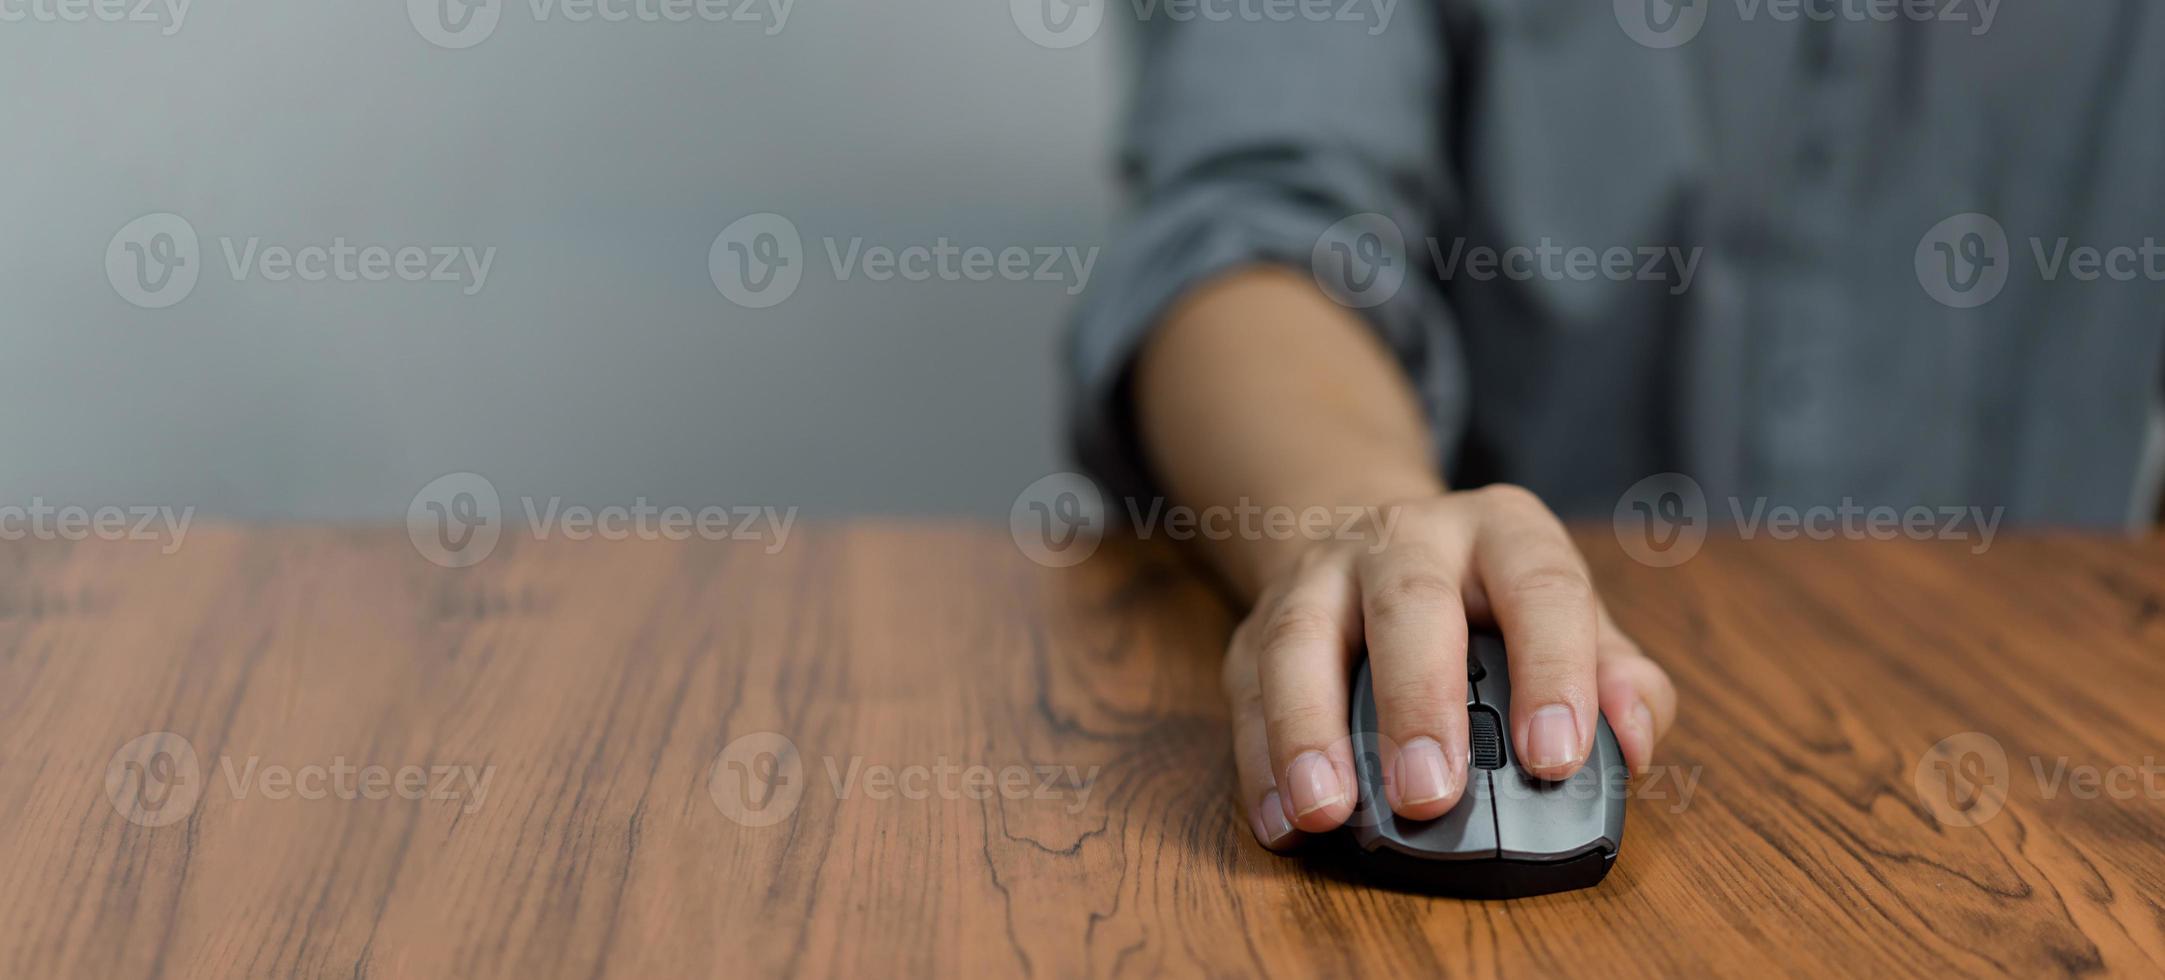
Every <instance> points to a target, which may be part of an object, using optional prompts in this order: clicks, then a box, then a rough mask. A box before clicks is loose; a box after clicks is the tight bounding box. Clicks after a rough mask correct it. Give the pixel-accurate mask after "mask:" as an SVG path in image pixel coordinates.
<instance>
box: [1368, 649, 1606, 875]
mask: <svg viewBox="0 0 2165 980" xmlns="http://www.w3.org/2000/svg"><path fill="white" fill-rule="evenodd" d="M1466 675H1467V684H1466V714H1467V721H1468V723H1469V730H1470V732H1471V737H1472V743H1473V744H1472V752H1471V761H1472V765H1471V766H1469V767H1468V769H1467V779H1466V793H1465V795H1464V796H1462V797H1460V798H1459V801H1458V805H1457V806H1454V807H1452V808H1451V811H1450V812H1449V813H1446V814H1444V815H1443V816H1440V817H1437V818H1435V819H1434V820H1408V819H1405V818H1403V817H1400V816H1398V815H1397V814H1395V813H1392V812H1391V806H1390V804H1389V803H1388V802H1386V800H1385V798H1384V795H1383V758H1382V755H1381V754H1380V753H1379V752H1378V751H1377V745H1378V742H1379V739H1378V737H1377V734H1376V733H1377V725H1376V699H1375V694H1374V692H1373V690H1372V689H1371V688H1370V684H1369V677H1368V661H1367V660H1366V659H1365V658H1364V659H1363V660H1362V661H1361V666H1360V671H1359V673H1358V674H1357V675H1356V676H1355V677H1354V680H1353V705H1352V709H1353V710H1352V719H1353V765H1354V769H1355V773H1356V781H1357V783H1358V785H1359V787H1360V801H1359V805H1358V806H1356V807H1355V808H1354V811H1353V817H1352V819H1350V820H1348V821H1346V828H1347V830H1346V833H1347V834H1348V835H1349V836H1350V837H1351V839H1352V842H1353V845H1354V851H1355V860H1356V861H1357V862H1358V863H1359V864H1361V865H1362V870H1363V872H1364V873H1366V874H1368V875H1369V876H1371V877H1373V878H1376V879H1379V880H1381V881H1382V882H1383V883H1386V884H1391V885H1395V886H1398V887H1401V888H1407V889H1411V890H1415V891H1422V892H1428V893H1432V894H1438V895H1451V896H1456V897H1461V898H1523V897H1526V896H1529V895H1544V894H1548V893H1550V892H1560V891H1570V890H1572V889H1574V888H1586V887H1590V886H1592V885H1594V884H1596V883H1598V882H1600V881H1601V879H1602V877H1603V876H1605V875H1607V874H1608V873H1609V867H1610V865H1613V864H1615V863H1616V853H1617V850H1618V849H1619V848H1620V847H1621V846H1622V845H1623V842H1624V794H1625V791H1626V789H1628V780H1629V773H1628V771H1627V770H1626V769H1625V767H1624V754H1623V752H1622V750H1620V749H1618V748H1617V746H1616V733H1615V732H1613V731H1610V730H1609V722H1608V719H1606V718H1603V719H1599V720H1598V722H1597V723H1596V725H1595V732H1594V750H1593V754H1592V755H1591V756H1590V757H1588V759H1587V760H1586V765H1585V766H1584V767H1582V768H1581V769H1580V770H1579V771H1578V772H1577V773H1575V774H1573V775H1572V776H1571V778H1569V779H1565V780H1563V781H1561V782H1549V781H1546V780H1541V779H1536V778H1534V777H1533V776H1531V775H1528V774H1527V773H1526V771H1525V770H1524V769H1521V768H1520V767H1519V766H1518V764H1517V763H1518V760H1517V758H1516V757H1515V756H1514V754H1513V752H1512V746H1511V738H1510V735H1509V733H1510V730H1511V721H1510V719H1511V679H1510V670H1509V669H1508V667H1507V666H1506V664H1505V660H1504V645H1503V639H1502V638H1501V637H1499V636H1497V635H1496V634H1494V633H1481V632H1477V633H1475V634H1474V635H1473V637H1472V639H1471V640H1470V641H1469V642H1468V644H1467V650H1466Z"/></svg>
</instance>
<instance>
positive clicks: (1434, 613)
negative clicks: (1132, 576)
mask: <svg viewBox="0 0 2165 980" xmlns="http://www.w3.org/2000/svg"><path fill="white" fill-rule="evenodd" d="M1377 513H1379V514H1381V515H1383V516H1382V517H1381V518H1380V519H1378V520H1376V521H1371V522H1370V523H1369V526H1367V527H1366V529H1365V532H1364V533H1363V534H1362V535H1361V536H1359V537H1352V538H1348V539H1341V540H1330V541H1323V542H1316V543H1311V544H1309V545H1307V546H1306V547H1305V548H1303V549H1302V550H1301V551H1299V552H1298V554H1297V556H1296V557H1294V558H1292V559H1291V560H1289V561H1287V562H1286V563H1284V567H1283V568H1281V569H1277V570H1274V571H1272V572H1270V573H1268V574H1267V575H1266V576H1265V578H1264V581H1265V583H1266V584H1265V585H1264V588H1263V591H1262V593H1261V597H1260V598H1259V600H1258V601H1257V602H1256V604H1255V608H1254V609H1253V610H1252V611H1250V613H1249V614H1248V616H1247V618H1246V619H1245V620H1243V621H1242V622H1241V624H1240V626H1239V627H1238V628H1237V629H1235V630H1234V632H1233V638H1232V643H1231V646H1230V648H1229V649H1228V651H1227V654H1226V658H1225V663H1224V668H1223V672H1222V682H1223V685H1224V689H1225V695H1226V699H1227V701H1228V702H1229V703H1230V704H1231V706H1232V722H1233V757H1234V762H1235V764H1236V766H1237V767H1238V769H1239V781H1240V794H1241V799H1240V805H1241V806H1242V807H1243V808H1244V810H1245V812H1244V814H1243V816H1244V817H1245V818H1246V819H1247V821H1248V824H1249V827H1250V828H1251V829H1252V830H1253V831H1254V833H1255V836H1256V839H1257V840H1259V841H1261V842H1262V843H1263V845H1264V846H1266V847H1269V848H1272V849H1274V850H1282V849H1285V848H1288V847H1291V846H1292V845H1294V844H1296V843H1298V842H1299V840H1300V839H1301V837H1302V835H1303V834H1309V833H1319V832H1322V831H1327V830H1331V829H1334V828H1336V827H1338V826H1340V825H1341V824H1343V823H1345V821H1346V819H1347V818H1348V817H1349V816H1351V815H1352V813H1353V807H1354V802H1355V793H1356V789H1355V782H1354V773H1353V752H1352V742H1351V739H1350V738H1349V734H1348V725H1347V708H1348V700H1349V691H1348V686H1349V682H1350V676H1351V673H1352V667H1353V664H1354V657H1356V656H1357V655H1358V651H1360V650H1361V648H1362V646H1363V644H1364V643H1365V645H1366V649H1367V651H1368V656H1369V662H1370V670H1371V673H1372V675H1373V678H1374V683H1375V696H1376V711H1377V715H1378V721H1379V724H1380V726H1381V728H1382V735H1383V736H1384V738H1383V740H1382V741H1383V751H1384V753H1385V755H1386V757H1385V758H1384V759H1383V760H1382V762H1383V772H1384V782H1385V788H1386V794H1387V796H1388V797H1389V803H1390V806H1391V809H1392V810H1393V811H1394V812H1396V813H1398V814H1399V815H1400V816H1404V817H1407V818H1410V819H1416V820H1426V819H1431V818H1434V817H1438V816H1441V815H1442V814H1444V813H1445V812H1447V811H1449V810H1450V809H1451V807H1452V806H1453V805H1454V804H1456V803H1457V802H1458V798H1459V795H1460V794H1461V793H1462V792H1463V791H1464V790H1465V786H1466V772H1467V765H1468V760H1467V738H1468V736H1467V720H1466V708H1465V704H1466V642H1467V635H1468V632H1469V625H1468V624H1469V623H1474V624H1481V625H1490V624H1493V625H1495V626H1497V627H1498V628H1500V629H1501V631H1502V633H1503V636H1504V644H1505V647H1506V648H1507V649H1508V650H1509V651H1510V664H1511V666H1510V671H1511V689H1512V692H1513V695H1514V696H1513V698H1512V710H1511V715H1512V717H1511V718H1510V719H1509V720H1508V724H1509V725H1510V731H1511V738H1512V744H1513V746H1515V747H1516V749H1517V751H1516V755H1517V756H1518V758H1519V759H1520V760H1521V761H1522V763H1523V764H1524V765H1525V767H1526V769H1527V770H1528V771H1529V772H1530V773H1532V774H1533V775H1535V776H1537V777H1540V778H1543V779H1551V780H1555V779H1563V778H1565V777H1568V776H1570V775H1571V774H1572V773H1574V772H1576V771H1578V769H1579V768H1580V766H1581V765H1582V764H1584V762H1585V760H1586V758H1587V755H1588V753H1589V752H1590V751H1591V749H1592V745H1593V738H1594V730H1595V717H1596V716H1595V712H1596V711H1597V710H1598V711H1600V712H1601V713H1602V714H1603V715H1605V716H1606V717H1607V718H1608V720H1609V725H1610V727H1611V728H1612V729H1613V730H1614V731H1615V733H1616V741H1617V745H1618V746H1619V747H1620V748H1621V749H1622V750H1623V754H1624V760H1625V762H1626V763H1627V764H1628V765H1629V766H1630V767H1631V768H1632V769H1633V770H1634V771H1644V770H1645V769H1646V768H1647V767H1648V766H1649V765H1650V764H1651V762H1652V759H1653V753H1654V743H1655V742H1656V741H1658V740H1659V739H1660V737H1661V735H1662V734H1663V733H1664V732H1666V731H1667V730H1668V728H1669V725H1670V723H1671V722H1672V721H1674V719H1675V716H1676V690H1675V687H1674V686H1673V685H1671V683H1670V682H1669V677H1668V675H1667V674H1666V673H1664V672H1663V671H1662V669H1661V668H1660V667H1659V666H1658V665H1656V664H1655V663H1654V662H1653V661H1652V660H1649V659H1647V657H1646V655H1645V654H1644V653H1643V652H1641V651H1640V649H1639V647H1638V645H1637V644H1636V643H1634V642H1632V640H1631V639H1630V638H1629V637H1626V636H1625V635H1624V634H1623V632H1622V631H1621V630H1619V629H1618V628H1617V626H1616V623H1615V621H1614V620H1612V619H1611V618H1610V616H1609V613H1608V610H1607V609H1606V608H1604V607H1603V605H1602V603H1601V600H1600V597H1599V596H1598V595H1596V594H1595V592H1594V590H1593V586H1592V583H1591V580H1590V577H1589V575H1588V572H1587V567H1586V562H1585V560H1584V559H1583V558H1582V557H1581V556H1580V555H1579V552H1578V549H1577V547H1576V546H1574V545H1573V544H1572V542H1571V539H1570V537H1569V536H1568V535H1567V534H1566V533H1565V531H1564V527H1563V525H1562V523H1561V522H1559V521H1558V520H1557V519H1556V517H1555V515H1553V514H1552V513H1550V512H1549V509H1548V507H1547V506H1546V505H1544V504H1543V503H1542V502H1541V501H1540V499H1539V498H1537V497H1535V496H1534V495H1533V494H1532V493H1530V492H1528V491H1526V490H1523V489H1520V488H1518V487H1512V486H1493V487H1485V488H1482V489H1478V490H1470V491H1462V492H1457V493H1444V494H1440V495H1436V496H1429V497H1422V498H1418V499H1413V500H1409V501H1402V502H1399V503H1396V504H1391V505H1387V506H1385V507H1383V508H1381V509H1379V511H1378V512H1377Z"/></svg>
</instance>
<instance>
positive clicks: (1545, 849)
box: [1489, 721, 1627, 861]
mask: <svg viewBox="0 0 2165 980" xmlns="http://www.w3.org/2000/svg"><path fill="white" fill-rule="evenodd" d="M1595 727H1596V731H1595V733H1594V751H1593V755H1592V756H1591V757H1590V758H1588V759H1587V760H1586V765H1584V766H1582V767H1580V768H1579V771H1578V772H1576V773H1573V774H1572V775H1571V778H1569V779H1565V780H1563V781H1561V782H1553V783H1552V782H1549V781H1547V780H1542V779H1536V778H1534V777H1533V776H1530V775H1527V773H1526V770H1524V769H1521V768H1519V767H1518V766H1517V765H1516V764H1513V765H1508V766H1505V767H1503V768H1501V769H1498V770H1496V771H1494V772H1491V773H1490V774H1489V775H1490V777H1491V783H1490V787H1491V796H1492V797H1493V800H1494V805H1495V807H1496V843H1497V853H1498V856H1499V857H1502V858H1504V859H1506V860H1518V861H1559V860H1562V859H1565V858H1569V857H1575V856H1578V855H1581V854H1585V853H1586V852H1588V851H1592V850H1600V851H1604V852H1607V853H1611V854H1613V853H1615V852H1616V849H1617V847H1618V845H1620V844H1621V843H1622V842H1623V831H1624V791H1625V789H1626V782H1625V781H1626V779H1627V776H1626V773H1625V770H1624V763H1623V753H1621V752H1619V751H1618V750H1617V747H1616V736H1615V734H1614V733H1612V732H1610V731H1609V725H1608V722H1606V721H1602V722H1600V723H1599V724H1597V725H1596V726H1595ZM1514 763H1515V760H1514Z"/></svg>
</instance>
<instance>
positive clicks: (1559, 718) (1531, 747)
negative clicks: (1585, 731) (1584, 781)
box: [1526, 704, 1579, 769]
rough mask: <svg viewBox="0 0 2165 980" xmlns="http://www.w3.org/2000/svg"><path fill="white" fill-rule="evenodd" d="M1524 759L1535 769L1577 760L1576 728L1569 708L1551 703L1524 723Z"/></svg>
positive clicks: (1577, 742)
mask: <svg viewBox="0 0 2165 980" xmlns="http://www.w3.org/2000/svg"><path fill="white" fill-rule="evenodd" d="M1526 757H1527V758H1528V759H1530V760H1532V765H1533V767H1534V768H1535V769H1552V768H1555V767H1557V766H1568V765H1570V764H1572V763H1574V762H1577V761H1579V725H1578V721H1577V719H1576V717H1575V716H1573V715H1572V713H1571V706H1570V705H1568V704H1552V705H1549V706H1547V707H1544V708H1542V709H1541V710H1539V711H1536V712H1534V716H1533V718H1531V719H1530V720H1528V722H1527V724H1526Z"/></svg>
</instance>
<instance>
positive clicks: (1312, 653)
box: [1255, 558, 1359, 833]
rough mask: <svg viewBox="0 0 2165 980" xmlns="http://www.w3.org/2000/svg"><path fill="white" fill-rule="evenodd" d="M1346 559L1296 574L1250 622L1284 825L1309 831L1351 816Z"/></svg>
mask: <svg viewBox="0 0 2165 980" xmlns="http://www.w3.org/2000/svg"><path fill="white" fill-rule="evenodd" d="M1352 572H1353V570H1352V564H1351V561H1350V559H1339V558H1332V559H1330V560H1328V561H1324V562H1318V563H1317V564H1316V565H1315V566H1313V567H1311V568H1308V569H1304V570H1303V571H1301V572H1300V573H1298V574H1297V575H1296V577H1295V579H1294V582H1293V584H1292V585H1291V586H1290V587H1289V588H1287V589H1286V590H1285V591H1284V593H1282V594H1281V595H1280V596H1278V597H1276V599H1275V601H1271V600H1270V599H1266V601H1265V602H1264V603H1263V604H1262V605H1260V606H1258V608H1257V610H1256V613H1255V617H1256V622H1257V625H1258V632H1257V635H1256V637H1255V641H1256V642H1257V643H1258V644H1259V646H1258V647H1257V666H1258V671H1257V672H1258V674H1259V675H1260V677H1261V680H1262V695H1263V727H1264V730H1265V731H1266V732H1267V733H1268V739H1269V743H1270V765H1271V772H1272V774H1273V776H1274V777H1275V778H1276V780H1277V785H1278V790H1279V799H1280V801H1282V802H1283V803H1284V805H1285V815H1286V819H1288V820H1289V821H1291V822H1292V824H1293V826H1294V827H1296V828H1299V829H1300V830H1304V831H1307V832H1309V833H1317V832H1320V831H1325V830H1330V829H1333V828H1335V827H1337V826H1339V825H1340V824H1343V823H1345V821H1346V818H1347V817H1349V816H1351V815H1352V814H1353V803H1354V785H1353V744H1352V739H1351V738H1349V737H1348V735H1349V731H1350V729H1349V728H1348V727H1347V723H1346V699H1347V694H1346V682H1347V675H1348V674H1349V673H1350V671H1349V669H1348V668H1349V662H1350V658H1351V648H1352V641H1353V638H1354V631H1355V629H1356V628H1357V626H1358V618H1357V617H1358V615H1359V610H1358V607H1357V600H1356V596H1355V593H1354V584H1353V574H1352Z"/></svg>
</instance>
